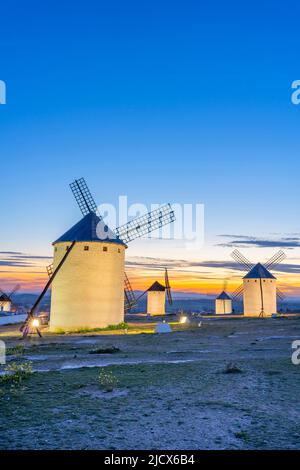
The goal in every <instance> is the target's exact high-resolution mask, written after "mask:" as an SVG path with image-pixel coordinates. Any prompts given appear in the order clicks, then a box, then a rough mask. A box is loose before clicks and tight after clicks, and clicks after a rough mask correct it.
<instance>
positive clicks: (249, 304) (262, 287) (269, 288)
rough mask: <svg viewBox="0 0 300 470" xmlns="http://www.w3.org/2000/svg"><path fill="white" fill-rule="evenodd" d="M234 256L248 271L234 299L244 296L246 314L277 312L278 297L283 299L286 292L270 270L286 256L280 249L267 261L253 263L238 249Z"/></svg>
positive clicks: (256, 314)
mask: <svg viewBox="0 0 300 470" xmlns="http://www.w3.org/2000/svg"><path fill="white" fill-rule="evenodd" d="M231 256H232V258H233V259H234V260H235V261H237V262H238V263H239V264H240V265H241V267H242V268H243V269H244V270H246V271H247V274H246V275H245V276H244V277H243V284H242V285H241V286H239V287H238V288H237V289H236V290H235V291H234V293H233V295H232V298H233V299H240V298H242V297H243V303H244V315H248V316H254V317H264V316H271V315H272V314H273V313H276V312H277V299H279V300H283V298H284V294H283V293H282V292H281V291H280V290H279V289H278V288H277V287H276V277H275V276H274V275H273V274H272V273H271V272H270V270H271V269H274V268H275V267H276V266H278V264H279V263H281V261H282V260H284V259H285V258H286V255H285V253H284V252H283V251H282V250H279V251H278V252H277V253H275V254H274V255H273V256H272V257H271V258H270V259H269V260H268V261H266V263H264V264H262V263H257V264H253V263H251V261H249V260H248V259H247V258H246V257H245V256H244V255H242V253H240V252H239V251H238V250H234V251H233V252H232V253H231Z"/></svg>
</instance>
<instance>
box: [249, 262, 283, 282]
mask: <svg viewBox="0 0 300 470" xmlns="http://www.w3.org/2000/svg"><path fill="white" fill-rule="evenodd" d="M243 279H276V277H275V276H273V274H271V273H270V271H268V270H267V268H265V267H264V266H263V265H262V264H261V263H257V264H256V265H255V266H254V267H253V268H252V269H251V270H250V271H249V272H248V274H246V276H244V278H243Z"/></svg>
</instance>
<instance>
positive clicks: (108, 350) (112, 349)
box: [89, 346, 120, 354]
mask: <svg viewBox="0 0 300 470" xmlns="http://www.w3.org/2000/svg"><path fill="white" fill-rule="evenodd" d="M117 352H120V349H119V348H116V347H115V346H110V347H107V348H97V349H92V350H91V351H89V354H114V353H117Z"/></svg>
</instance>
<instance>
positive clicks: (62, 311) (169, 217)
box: [22, 178, 175, 336]
mask: <svg viewBox="0 0 300 470" xmlns="http://www.w3.org/2000/svg"><path fill="white" fill-rule="evenodd" d="M70 187H71V190H72V192H73V195H74V197H75V199H76V201H77V203H78V205H79V208H80V210H81V212H82V216H83V217H82V219H81V220H80V221H79V222H77V224H75V225H74V226H73V227H71V228H70V229H69V230H68V231H67V232H66V233H64V234H63V235H62V236H61V237H59V238H58V239H57V240H56V241H55V242H54V243H53V246H54V260H53V266H51V267H48V269H49V280H48V282H47V284H46V286H45V287H44V289H43V291H42V293H41V294H40V296H39V297H38V299H37V300H36V302H35V304H34V305H33V307H32V309H31V310H30V312H29V313H28V317H27V320H26V322H25V324H24V325H23V326H22V331H23V336H24V332H26V328H27V326H28V325H29V324H30V323H32V321H33V319H34V314H35V311H36V309H37V307H38V305H39V303H40V302H41V300H42V298H43V296H44V295H45V293H46V292H47V290H48V288H49V287H50V286H51V285H52V293H51V310H50V330H52V331H55V330H57V329H63V330H69V331H72V330H74V329H75V330H76V329H80V328H89V329H91V328H103V327H107V326H109V325H115V324H119V323H121V322H123V321H124V283H125V289H126V291H127V294H128V291H129V290H130V289H131V288H130V287H129V286H130V283H129V281H128V278H127V277H126V276H125V275H124V272H125V271H124V266H125V250H126V249H127V243H129V242H131V241H132V240H134V239H136V238H138V237H142V236H144V235H146V234H148V233H150V232H152V231H153V230H157V229H160V228H161V227H163V226H164V225H166V224H169V223H172V222H173V221H174V220H175V214H174V211H173V210H172V208H171V206H170V204H166V205H164V206H161V207H159V208H158V209H156V210H154V211H152V212H149V213H148V214H146V215H143V216H141V217H138V218H136V219H134V220H131V221H130V222H128V223H126V224H124V225H122V226H121V227H119V228H117V229H115V230H114V231H112V230H111V229H110V228H109V227H108V226H107V225H106V224H105V222H104V220H103V218H102V216H101V214H99V213H98V211H97V205H96V203H95V201H94V199H93V197H92V195H91V193H90V191H89V189H88V187H87V185H86V182H85V180H84V179H83V178H81V179H78V180H75V181H74V182H73V183H72V184H71V185H70ZM66 261H68V262H66ZM124 278H125V280H124ZM131 291H132V290H131ZM133 302H135V299H134V295H133V292H132V294H129V295H128V298H127V297H126V295H125V308H127V309H128V308H131V306H132V305H133ZM25 336H26V334H25Z"/></svg>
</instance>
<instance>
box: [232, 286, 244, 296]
mask: <svg viewBox="0 0 300 470" xmlns="http://www.w3.org/2000/svg"><path fill="white" fill-rule="evenodd" d="M243 290H244V286H243V284H241V285H240V286H239V287H238V288H237V289H236V290H235V291H234V292H233V293H232V294H231V297H232V299H233V300H240V299H241V297H242V295H243Z"/></svg>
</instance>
